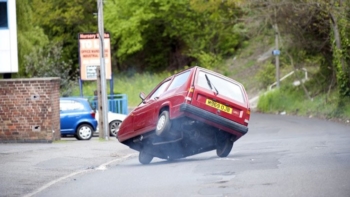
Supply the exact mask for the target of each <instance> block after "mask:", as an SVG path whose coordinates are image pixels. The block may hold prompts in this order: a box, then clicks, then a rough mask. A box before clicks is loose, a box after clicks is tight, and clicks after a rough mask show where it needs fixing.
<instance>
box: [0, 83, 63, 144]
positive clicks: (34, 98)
mask: <svg viewBox="0 0 350 197" xmlns="http://www.w3.org/2000/svg"><path fill="white" fill-rule="evenodd" d="M59 90H60V79H59V78H31V79H4V80H0V143H18V142H45V143H49V142H52V141H55V140H60V138H61V134H60V107H59V102H60V101H59V98H60V93H59Z"/></svg>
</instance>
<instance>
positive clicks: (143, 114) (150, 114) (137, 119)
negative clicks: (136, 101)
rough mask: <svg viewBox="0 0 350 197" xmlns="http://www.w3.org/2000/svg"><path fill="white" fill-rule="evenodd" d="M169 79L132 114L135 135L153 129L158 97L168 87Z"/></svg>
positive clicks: (156, 114)
mask: <svg viewBox="0 0 350 197" xmlns="http://www.w3.org/2000/svg"><path fill="white" fill-rule="evenodd" d="M170 81H171V78H168V79H167V80H165V81H163V82H162V83H161V84H160V85H159V86H158V88H157V89H156V90H155V91H153V93H152V94H150V95H149V96H147V98H146V99H145V100H144V101H143V102H142V103H141V104H140V105H139V106H138V107H137V108H136V109H135V110H134V111H133V112H132V115H133V116H134V122H133V125H134V131H136V132H137V133H142V132H147V131H150V130H152V129H153V127H154V124H155V122H154V121H156V120H157V119H158V111H159V105H160V104H159V95H161V94H162V93H163V92H164V91H165V90H166V89H167V87H168V86H169V83H170Z"/></svg>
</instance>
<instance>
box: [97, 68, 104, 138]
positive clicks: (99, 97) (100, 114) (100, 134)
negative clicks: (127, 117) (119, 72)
mask: <svg viewBox="0 0 350 197" xmlns="http://www.w3.org/2000/svg"><path fill="white" fill-rule="evenodd" d="M96 74H97V95H96V96H97V103H98V104H97V106H98V108H97V109H98V120H97V121H98V130H99V132H98V137H99V138H100V139H104V138H105V135H104V132H103V112H102V109H103V108H102V93H101V89H102V88H101V69H100V67H99V66H97V67H96Z"/></svg>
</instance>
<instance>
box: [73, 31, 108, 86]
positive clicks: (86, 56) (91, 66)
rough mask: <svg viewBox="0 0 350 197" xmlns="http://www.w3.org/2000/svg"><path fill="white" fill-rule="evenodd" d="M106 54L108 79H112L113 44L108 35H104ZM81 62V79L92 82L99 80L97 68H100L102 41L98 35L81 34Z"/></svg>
mask: <svg viewBox="0 0 350 197" xmlns="http://www.w3.org/2000/svg"><path fill="white" fill-rule="evenodd" d="M103 44H104V50H105V51H104V52H105V72H106V79H111V73H112V66H111V50H110V48H111V46H110V45H111V44H110V37H109V34H108V33H105V35H104V43H103ZM79 60H80V79H81V80H83V81H89V80H90V81H91V80H96V79H97V73H96V67H97V66H100V62H101V60H100V40H99V34H97V33H81V34H79Z"/></svg>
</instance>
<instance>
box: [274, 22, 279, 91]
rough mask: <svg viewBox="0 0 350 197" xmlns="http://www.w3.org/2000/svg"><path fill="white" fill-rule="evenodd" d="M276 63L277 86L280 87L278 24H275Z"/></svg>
mask: <svg viewBox="0 0 350 197" xmlns="http://www.w3.org/2000/svg"><path fill="white" fill-rule="evenodd" d="M275 45H276V46H275V47H276V49H275V54H274V55H275V63H276V86H277V88H279V87H280V59H279V55H280V51H279V49H278V26H277V24H275Z"/></svg>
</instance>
